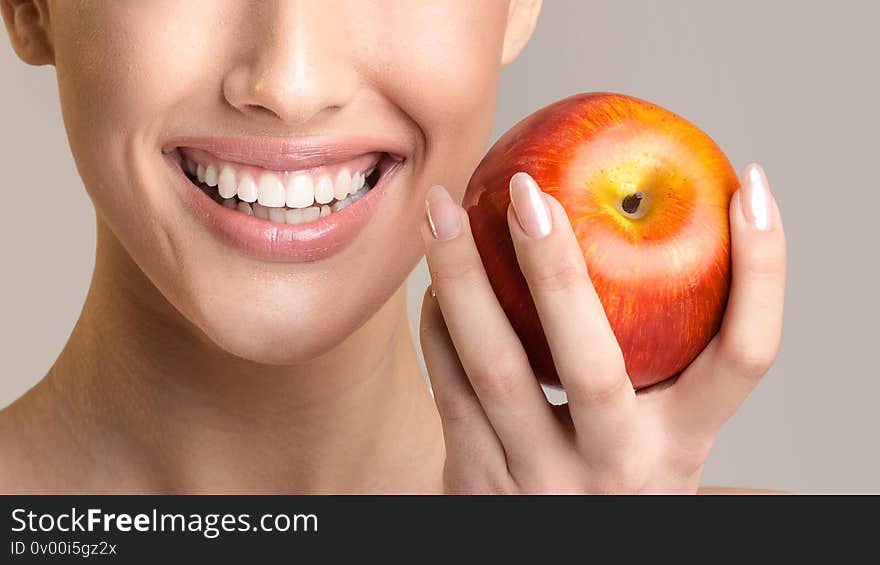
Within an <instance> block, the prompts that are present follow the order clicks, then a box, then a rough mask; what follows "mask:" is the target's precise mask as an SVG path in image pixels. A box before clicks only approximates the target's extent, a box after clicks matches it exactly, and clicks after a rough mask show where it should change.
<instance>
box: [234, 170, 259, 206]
mask: <svg viewBox="0 0 880 565" xmlns="http://www.w3.org/2000/svg"><path fill="white" fill-rule="evenodd" d="M237 192H238V198H239V199H240V200H244V201H245V202H256V201H257V183H255V182H254V179H252V178H251V177H250V175H244V176H242V177H241V180H240V181H238V190H237Z"/></svg>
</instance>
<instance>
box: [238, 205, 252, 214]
mask: <svg viewBox="0 0 880 565" xmlns="http://www.w3.org/2000/svg"><path fill="white" fill-rule="evenodd" d="M237 208H238V210H239V211H240V212H244V213H245V214H247V215H248V216H253V215H254V210H253V208H251V205H250V204H248V203H247V202H239V203H238V206H237Z"/></svg>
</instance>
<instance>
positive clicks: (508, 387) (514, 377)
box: [470, 352, 528, 400]
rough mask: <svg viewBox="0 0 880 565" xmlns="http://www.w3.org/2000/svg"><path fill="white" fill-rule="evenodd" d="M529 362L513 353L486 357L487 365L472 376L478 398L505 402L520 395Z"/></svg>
mask: <svg viewBox="0 0 880 565" xmlns="http://www.w3.org/2000/svg"><path fill="white" fill-rule="evenodd" d="M525 366H528V365H527V361H526V360H525V359H523V358H521V357H520V356H519V355H516V354H514V353H511V352H504V353H502V354H499V355H494V356H493V355H490V356H487V357H486V363H484V365H483V366H482V367H480V368H479V369H477V370H474V371H473V374H471V375H470V378H471V384H472V385H473V387H474V391H475V392H476V393H477V396H479V397H483V398H494V399H499V400H505V399H510V398H514V397H516V396H518V395H519V393H520V389H521V387H522V383H523V382H525V381H526V379H523V378H521V376H522V373H523V370H524V367H525Z"/></svg>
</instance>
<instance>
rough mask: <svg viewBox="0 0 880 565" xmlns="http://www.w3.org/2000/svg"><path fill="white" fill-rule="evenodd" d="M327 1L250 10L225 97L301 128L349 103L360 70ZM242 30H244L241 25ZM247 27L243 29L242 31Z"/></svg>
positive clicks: (244, 109) (248, 111)
mask: <svg viewBox="0 0 880 565" xmlns="http://www.w3.org/2000/svg"><path fill="white" fill-rule="evenodd" d="M322 4H323V2H295V1H288V0H276V1H270V2H265V3H262V4H261V5H260V7H261V9H260V10H249V11H247V14H246V16H245V19H246V20H247V21H246V22H242V28H244V29H246V30H247V33H242V34H236V35H237V36H238V38H239V39H240V40H242V47H241V48H240V49H239V50H238V54H240V59H239V62H238V64H236V65H234V66H233V67H232V68H231V69H230V70H229V72H228V73H227V74H226V75H225V76H224V78H223V96H224V97H225V99H226V101H227V102H228V103H229V104H230V105H231V106H233V107H234V108H236V109H237V110H238V111H239V112H241V113H243V114H245V115H247V116H249V117H257V118H260V119H266V118H269V119H271V120H275V121H281V122H284V123H285V124H286V125H296V126H303V125H306V124H309V123H311V122H315V121H319V120H320V119H321V117H322V116H324V115H326V114H331V113H333V112H336V111H338V110H339V109H341V108H343V107H345V106H346V105H347V104H348V103H349V102H350V101H351V100H352V98H353V97H354V94H355V91H356V88H357V72H356V69H355V68H354V67H353V64H352V63H351V61H350V60H346V56H345V54H346V52H347V43H346V41H345V39H346V38H345V37H344V36H342V35H340V34H339V33H333V32H334V29H333V27H334V25H333V22H334V18H335V17H336V16H335V15H334V14H333V13H332V12H331V11H329V10H323V13H322V10H321V6H322ZM240 29H241V28H240ZM243 31H244V30H243Z"/></svg>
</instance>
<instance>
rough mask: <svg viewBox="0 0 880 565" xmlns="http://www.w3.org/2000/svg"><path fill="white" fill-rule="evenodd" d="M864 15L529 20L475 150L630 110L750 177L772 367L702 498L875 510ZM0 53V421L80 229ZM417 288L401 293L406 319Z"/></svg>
mask: <svg viewBox="0 0 880 565" xmlns="http://www.w3.org/2000/svg"><path fill="white" fill-rule="evenodd" d="M878 21H880V3H877V2H871V1H869V0H849V1H837V2H833V3H832V2H796V1H780V0H777V1H774V2H765V1H759V0H748V1H739V2H722V1H719V0H716V1H706V0H664V1H663V2H659V1H658V2H655V1H650V0H641V1H636V0H626V1H623V0H613V1H612V0H602V1H598V0H583V1H578V0H570V1H566V0H545V2H544V8H543V11H542V14H541V18H540V20H539V22H538V27H537V29H536V31H535V35H534V37H533V38H532V41H531V43H530V44H529V46H527V48H526V49H525V51H524V52H523V53H522V55H521V56H520V58H519V60H518V61H517V62H515V63H514V64H513V65H512V66H509V67H507V68H506V69H504V71H503V75H502V83H501V91H500V94H499V104H498V112H497V116H496V120H495V127H494V131H493V136H492V140H491V141H492V142H494V140H495V139H497V138H498V136H500V135H501V134H502V133H503V132H504V131H505V130H507V129H508V128H509V127H510V126H512V125H513V124H514V123H516V122H517V121H518V120H519V119H521V118H522V117H524V116H525V115H527V114H529V113H531V112H532V111H534V110H536V109H538V108H540V107H542V106H545V105H547V104H549V103H551V102H553V101H555V100H557V99H559V98H563V97H565V96H568V95H570V94H574V93H577V92H585V91H599V90H610V91H618V92H624V93H629V94H633V95H636V96H639V97H641V98H646V99H648V100H651V101H653V102H656V103H658V104H660V105H662V106H665V107H667V108H669V109H671V110H673V111H675V112H677V113H680V114H682V115H683V116H684V117H686V118H688V119H689V120H691V121H692V122H694V123H695V124H697V125H698V126H699V127H701V128H702V129H704V130H705V131H707V132H708V133H709V134H710V135H711V136H712V137H713V138H714V139H715V140H716V141H717V142H718V144H719V145H720V146H721V147H722V148H723V149H724V151H725V152H726V153H727V155H728V156H729V157H730V159H731V161H732V162H733V164H734V166H735V167H736V168H737V169H738V170H741V169H742V167H743V166H744V165H745V164H746V163H748V162H749V161H752V160H756V161H760V162H761V163H763V164H764V165H765V167H766V170H767V173H768V176H769V178H770V182H771V185H772V188H773V190H774V193H775V195H776V198H777V201H778V203H779V206H780V208H781V210H782V215H783V219H784V221H785V230H786V235H787V239H788V246H789V278H788V289H787V302H786V314H785V326H784V330H783V341H782V349H781V352H780V354H779V357H778V360H777V362H776V364H775V366H774V367H773V368H772V369H771V371H770V372H769V373H768V374H767V376H766V377H765V379H764V381H763V382H762V383H761V384H760V386H759V387H758V388H757V389H756V390H755V392H754V393H753V394H752V395H751V397H750V398H749V399H748V400H747V401H746V403H745V405H744V406H743V407H742V408H741V409H740V411H739V412H738V413H737V414H736V415H735V416H734V417H733V419H732V420H731V421H730V422H729V423H728V424H727V425H726V426H725V428H724V429H723V431H722V432H721V435H720V437H719V439H718V442H717V444H716V446H715V449H714V451H713V453H712V455H711V457H710V459H709V462H708V464H707V466H706V470H705V473H704V481H703V482H704V484H712V485H727V486H744V487H764V488H772V489H783V490H789V491H797V492H828V493H831V492H880V449H878V448H877V445H878V439H877V435H878V432H880V412H878V409H877V402H878V398H880V378H878V377H880V370H878V368H877V355H876V351H877V348H878V345H877V338H878V333H880V332H878V325H877V319H878V315H880V308H878V303H880V300H878V290H877V289H878V288H880V274H878V271H880V266H878V251H877V242H878V219H877V218H876V210H877V207H878V196H880V192H878V188H880V186H878V185H880V182H878V180H877V179H878V174H877V171H876V167H877V163H878V155H880V143H878V141H877V139H878V137H877V136H878V131H880V102H878V101H880V73H878V72H877V68H878V67H877V65H878V62H877V57H878V55H880V39H878V34H877V33H876V24H877V22H878ZM0 43H2V47H0V84H2V85H3V88H2V91H0V124H2V125H0V163H2V165H3V175H2V183H0V184H2V187H3V191H4V192H3V200H4V206H3V213H2V216H3V221H2V222H0V239H2V241H4V242H5V243H4V244H3V268H2V277H0V297H2V298H0V301H2V305H3V306H2V318H0V319H2V322H0V407H3V406H6V405H7V404H9V403H10V402H12V401H13V400H14V399H15V398H17V397H18V396H20V395H21V394H22V393H24V391H26V390H27V389H28V388H29V387H30V386H32V385H33V384H34V383H35V382H36V381H37V380H38V379H39V378H40V377H41V376H42V375H43V374H44V373H45V372H46V370H47V369H48V368H49V367H50V366H51V364H52V362H53V361H54V359H55V357H56V356H57V354H58V353H59V352H60V351H61V349H62V347H63V345H64V343H65V341H66V339H67V337H68V335H69V334H70V331H71V329H72V328H73V325H74V323H75V321H76V319H77V316H78V314H79V311H80V308H81V306H82V303H83V299H84V297H85V294H86V289H87V287H88V283H89V278H90V274H91V270H92V266H93V262H94V243H95V234H94V218H93V212H92V209H91V204H90V203H89V201H88V199H87V197H86V193H85V190H84V189H83V187H82V184H81V181H80V180H79V177H78V175H77V172H76V169H75V166H74V163H73V159H72V157H71V155H70V150H69V148H68V146H67V140H66V137H65V133H64V127H63V123H62V119H61V113H60V109H59V105H58V96H57V90H56V83H55V76H54V71H53V69H52V68H50V67H41V68H33V67H27V66H25V65H24V64H23V63H21V62H20V61H19V60H18V59H17V58H16V57H15V55H14V53H13V52H12V49H11V48H10V47H9V42H8V40H7V38H6V37H5V35H4V37H3V39H2V41H0ZM427 284H428V277H427V272H426V270H425V268H424V263H422V264H421V265H419V267H418V268H417V269H416V270H415V271H414V273H413V275H412V276H411V277H410V281H409V286H410V298H409V300H410V304H409V306H410V313H411V319H412V322H413V325H414V327H417V324H418V307H419V305H418V300H419V299H420V297H421V293H422V290H423V289H424V288H425V286H426V285H427Z"/></svg>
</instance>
